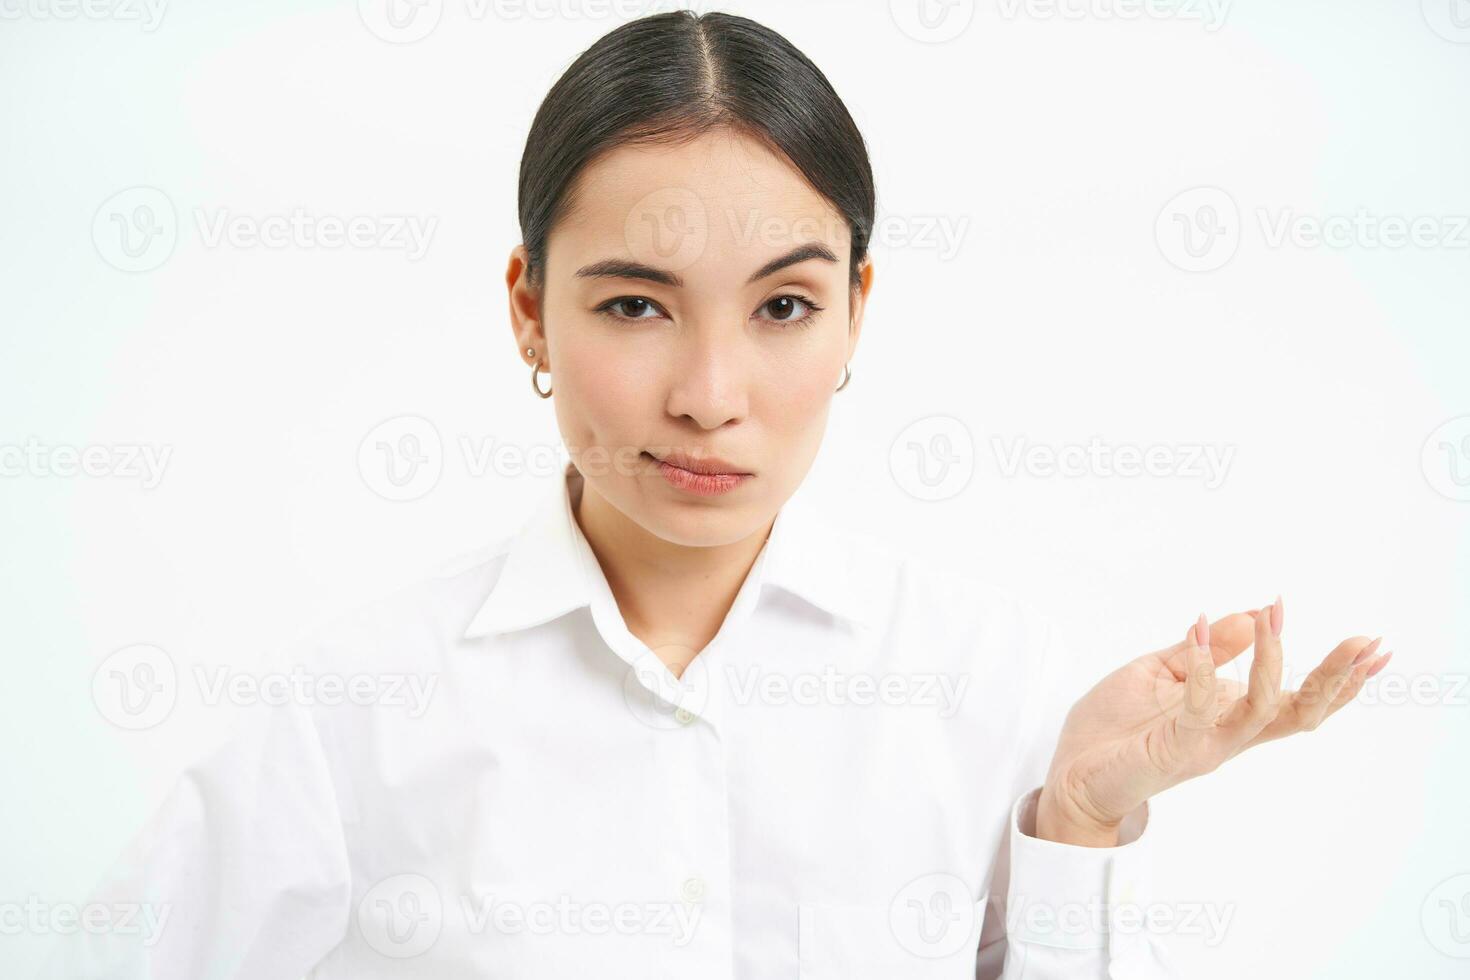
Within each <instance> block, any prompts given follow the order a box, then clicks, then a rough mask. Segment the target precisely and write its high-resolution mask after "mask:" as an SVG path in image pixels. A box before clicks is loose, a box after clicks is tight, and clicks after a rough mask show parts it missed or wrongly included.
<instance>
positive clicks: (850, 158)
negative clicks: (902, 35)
mask: <svg viewBox="0 0 1470 980" xmlns="http://www.w3.org/2000/svg"><path fill="white" fill-rule="evenodd" d="M716 127H729V128H731V129H734V130H736V131H739V132H741V133H742V134H744V135H747V136H750V137H752V138H755V139H758V140H760V141H761V142H763V143H765V144H766V145H767V146H769V147H770V148H771V149H772V150H774V151H776V152H778V153H779V154H782V155H784V156H785V157H786V158H787V159H788V160H790V161H791V163H792V164H793V165H794V166H795V167H796V169H797V170H799V171H800V172H801V173H802V174H803V175H804V176H805V177H806V179H807V181H808V182H809V183H810V184H811V185H812V187H813V188H815V189H816V191H817V192H818V193H819V194H821V195H822V196H823V197H825V198H826V199H827V200H828V201H830V202H831V203H832V205H833V207H834V208H835V209H836V210H837V212H838V213H839V214H841V215H842V217H843V219H844V220H845V221H846V222H847V224H848V227H849V228H850V229H851V232H852V251H851V256H850V261H849V278H850V280H851V283H852V285H853V287H854V288H856V286H857V284H858V281H859V280H858V266H859V264H860V263H861V262H862V260H863V258H864V257H865V256H866V255H867V252H868V242H869V238H870V236H871V233H872V227H873V220H874V210H875V207H876V204H875V193H874V188H873V170H872V166H871V164H870V163H869V160H868V151H867V146H866V145H865V144H864V142H863V137H862V134H861V133H860V132H859V131H858V128H857V125H856V124H855V123H854V122H853V120H852V116H851V115H850V114H849V113H848V111H847V107H846V106H845V105H843V104H842V100H841V99H840V98H838V97H837V93H836V91H834V90H833V88H832V85H831V84H830V83H829V82H828V81H827V78H826V76H824V75H823V74H822V73H821V71H820V70H818V68H817V66H816V65H814V64H812V62H811V60H810V59H808V58H807V57H806V55H804V54H802V53H801V51H799V50H798V49H797V48H796V47H795V46H794V45H793V44H792V43H791V42H790V41H788V40H786V38H784V37H782V36H781V35H780V34H777V33H776V32H775V31H773V30H771V29H770V28H768V27H765V26H763V25H761V24H758V23H756V22H755V21H753V20H750V19H748V18H746V17H738V16H736V15H734V14H726V13H707V14H696V13H694V12H693V11H689V10H679V11H675V12H672V13H662V14H653V15H651V16H648V17H642V18H639V19H638V20H634V21H630V22H628V23H626V24H623V25H622V26H620V27H618V28H616V29H614V30H612V31H609V32H608V33H607V34H605V35H603V36H602V37H601V38H599V39H598V40H597V42H596V43H595V44H593V45H592V46H591V47H590V48H588V49H587V50H586V51H584V52H582V54H581V55H580V56H579V57H578V58H577V60H576V61H574V62H573V63H572V64H571V66H570V67H569V68H567V70H566V71H565V72H564V73H563V74H562V76H561V77H560V78H559V79H557V81H556V84H555V85H553V86H552V87H551V91H549V92H548V93H547V95H546V98H545V99H544V100H543V101H542V103H541V106H540V108H539V109H538V110H537V111H536V118H535V119H534V120H533V121H532V123H531V131H530V133H529V134H528V136H527V137H526V147H525V151H524V152H523V153H522V155H521V170H520V186H519V199H518V208H517V209H518V212H519V217H520V223H521V237H522V241H523V243H524V244H525V247H526V251H527V253H529V263H528V266H529V268H528V270H527V275H528V278H529V281H530V283H531V285H532V286H536V287H539V286H540V285H541V284H542V281H543V277H544V275H545V270H546V242H547V238H548V237H549V236H550V234H551V229H552V228H553V227H555V225H556V223H557V222H558V221H559V220H561V219H562V218H563V217H564V216H565V214H566V210H567V207H568V205H569V204H570V203H571V201H572V198H573V194H574V191H575V188H576V180H577V177H578V175H579V174H580V173H581V172H582V170H583V169H584V168H585V167H586V166H587V164H588V163H589V162H591V161H592V160H593V159H595V158H596V157H597V156H598V155H599V154H602V153H604V152H606V151H608V150H610V149H612V148H614V147H617V146H621V145H624V144H633V143H677V142H680V141H683V140H690V139H694V138H697V137H698V136H700V135H701V134H703V133H705V132H707V131H709V130H711V129H713V128H716Z"/></svg>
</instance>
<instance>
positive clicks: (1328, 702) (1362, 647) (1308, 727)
mask: <svg viewBox="0 0 1470 980" xmlns="http://www.w3.org/2000/svg"><path fill="white" fill-rule="evenodd" d="M1382 641H1383V638H1382V637H1379V638H1378V639H1376V640H1369V639H1368V638H1367V637H1363V636H1355V637H1352V638H1350V639H1347V640H1343V641H1342V642H1341V643H1339V644H1338V645H1337V647H1336V648H1335V649H1334V650H1333V651H1332V652H1331V653H1329V654H1328V655H1327V656H1326V658H1325V659H1323V661H1322V662H1321V663H1320V664H1318V665H1317V667H1316V669H1315V670H1313V671H1312V672H1311V673H1310V674H1308V675H1307V679H1306V680H1305V681H1303V682H1302V686H1301V688H1300V689H1299V690H1296V691H1293V692H1292V693H1291V694H1289V695H1288V696H1287V698H1286V703H1285V705H1284V706H1283V709H1282V711H1280V712H1278V713H1277V716H1276V720H1277V722H1278V723H1280V724H1281V725H1282V730H1281V731H1280V732H1278V733H1276V734H1275V735H1273V736H1272V737H1275V738H1280V737H1281V736H1283V735H1292V734H1295V733H1297V732H1310V731H1314V730H1316V728H1317V726H1318V725H1320V724H1322V722H1323V721H1324V720H1325V719H1326V717H1327V714H1328V709H1329V708H1330V707H1331V706H1332V702H1333V701H1334V700H1335V699H1336V698H1337V696H1338V694H1339V692H1340V690H1341V687H1342V685H1343V684H1344V683H1345V682H1346V681H1347V679H1348V676H1349V675H1350V674H1351V672H1352V669H1353V667H1355V666H1357V665H1358V664H1360V663H1363V662H1364V661H1366V660H1368V658H1370V657H1372V656H1373V654H1374V652H1375V651H1376V650H1377V649H1378V645H1379V643H1381V642H1382Z"/></svg>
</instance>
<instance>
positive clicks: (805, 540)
mask: <svg viewBox="0 0 1470 980" xmlns="http://www.w3.org/2000/svg"><path fill="white" fill-rule="evenodd" d="M581 480H582V475H581V473H580V472H578V471H577V469H576V467H575V465H573V464H572V463H570V462H569V463H567V465H566V469H565V470H564V471H563V473H562V475H561V477H560V478H559V479H555V480H552V481H550V483H549V484H548V490H547V494H546V496H545V497H544V498H541V499H540V500H539V501H538V503H537V505H536V507H535V508H534V509H533V511H532V512H531V514H530V516H529V517H528V518H527V520H526V521H525V522H524V523H523V524H522V526H521V528H520V529H519V531H517V532H516V534H515V535H514V537H513V538H512V539H511V540H510V542H509V544H508V547H507V548H506V550H505V554H506V557H505V564H504V566H503V567H502V568H501V571H500V576H499V577H498V579H497V580H496V582H495V585H494V586H493V587H492V589H491V592H490V595H489V596H488V597H487V598H486V599H485V601H484V603H483V604H482V605H481V606H480V609H479V611H478V612H477V613H476V614H475V616H474V618H473V619H472V620H471V621H470V625H469V628H468V629H467V630H466V631H465V634H464V635H465V637H466V638H470V639H473V638H476V637H481V636H485V635H487V634H490V633H509V632H514V631H516V630H521V629H527V628H529V627H532V626H537V625H540V624H542V623H546V622H550V621H551V620H553V619H556V618H557V617H559V616H563V615H565V614H567V613H569V612H573V611H575V610H577V609H581V608H583V607H586V606H589V605H591V603H592V599H593V596H594V594H595V592H596V591H597V586H598V585H599V584H602V585H604V587H605V583H606V578H605V577H604V576H603V573H602V567H601V566H600V565H599V564H598V563H597V557H596V555H594V554H593V552H592V546H591V545H589V544H588V543H587V538H586V537H585V536H584V535H583V533H582V529H581V527H580V526H579V525H578V524H577V520H576V517H575V516H574V513H573V509H572V508H573V505H574V499H575V498H574V494H575V493H580V491H581V483H580V481H581ZM574 486H575V487H576V489H575V490H574ZM797 496H799V493H798V494H797V495H794V496H793V498H792V499H791V500H788V501H787V502H786V504H785V505H783V506H782V508H781V510H780V511H779V512H778V513H777V514H776V519H775V521H774V522H773V523H772V525H771V533H770V535H769V537H768V538H767V540H766V544H765V547H764V548H763V549H762V552H761V555H760V556H759V557H758V558H757V560H756V563H755V564H754V565H753V566H752V569H751V573H750V574H752V575H756V576H759V578H760V585H761V586H762V587H764V586H765V585H772V586H776V587H778V588H781V589H783V590H785V591H787V592H789V593H791V594H793V595H795V596H797V597H798V598H800V599H802V600H804V601H806V602H808V603H810V604H811V605H813V606H816V607H817V608H819V609H822V610H824V611H826V612H828V613H830V614H832V615H833V616H836V617H838V618H840V619H844V620H847V621H849V622H851V623H855V624H859V625H871V624H872V622H873V617H874V616H875V615H876V614H877V613H878V612H879V610H878V609H877V608H876V603H874V602H873V601H872V599H871V594H870V590H869V589H868V588H866V587H865V581H864V578H863V576H862V575H861V569H860V565H859V564H858V562H857V556H856V555H855V554H854V553H853V544H852V542H851V541H850V540H848V539H847V537H846V536H844V535H843V534H842V533H841V532H839V531H837V530H836V529H834V528H831V527H829V526H827V525H825V524H823V523H822V522H821V521H820V520H818V519H817V518H816V517H815V516H814V515H813V514H810V513H807V512H806V511H805V508H804V507H803V506H802V505H801V504H800V502H799V501H797V500H796V497H797ZM793 504H796V506H793Z"/></svg>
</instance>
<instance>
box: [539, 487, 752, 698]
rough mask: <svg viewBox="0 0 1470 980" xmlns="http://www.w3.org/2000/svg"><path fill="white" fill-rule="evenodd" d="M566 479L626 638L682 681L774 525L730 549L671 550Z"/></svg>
mask: <svg viewBox="0 0 1470 980" xmlns="http://www.w3.org/2000/svg"><path fill="white" fill-rule="evenodd" d="M568 479H570V480H573V481H576V482H575V483H573V484H572V493H573V507H572V512H573V514H575V515H576V518H577V524H578V525H579V526H580V527H581V529H582V534H583V536H584V537H585V538H586V539H587V543H588V544H589V545H590V546H591V547H592V553H593V554H594V555H595V556H596V557H597V563H598V564H599V565H600V566H602V573H603V576H604V577H605V578H606V579H607V584H608V587H609V588H610V589H611V591H612V594H613V597H614V598H615V599H616V600H617V603H618V611H619V612H621V613H622V616H623V622H624V623H625V624H626V625H627V627H628V632H630V633H632V634H633V635H634V636H636V637H638V638H639V639H640V640H642V641H643V642H644V643H645V644H646V645H647V646H648V648H649V649H650V650H652V651H653V652H654V653H655V654H656V655H658V657H659V659H660V660H662V661H663V662H664V663H665V664H667V665H668V667H669V669H670V670H671V671H672V672H673V673H674V675H675V676H679V675H680V674H682V673H683V670H684V668H685V667H687V666H688V664H689V662H690V661H692V660H693V659H694V657H695V656H696V655H697V654H698V653H699V651H701V650H703V649H704V647H705V646H706V645H707V644H708V643H709V641H710V640H712V639H713V638H714V636H715V634H716V633H718V632H719V629H720V626H721V624H723V623H724V621H725V617H726V615H727V614H728V613H729V611H730V607H731V606H732V605H733V604H734V602H735V596H736V595H737V594H738V593H739V592H740V587H741V585H743V584H744V582H745V579H746V576H747V575H749V573H750V569H751V567H752V566H753V565H754V564H755V560H756V558H757V557H759V555H760V552H761V548H762V547H763V546H764V545H765V542H766V538H767V536H768V535H769V534H770V531H771V525H772V522H767V523H766V524H765V525H764V526H762V527H761V528H760V529H759V530H758V531H757V532H756V533H755V534H752V535H750V536H749V537H746V538H743V539H741V540H739V541H734V542H731V543H730V544H723V545H709V546H687V545H680V544H674V543H673V542H670V541H666V540H664V539H663V538H660V537H659V536H658V535H656V534H654V533H652V532H651V531H649V530H648V529H647V528H645V527H643V526H642V525H640V524H639V523H638V522H636V521H634V520H632V519H631V518H629V517H628V516H627V515H626V514H624V513H623V512H622V511H620V510H618V509H617V508H616V507H614V506H613V505H612V504H610V503H609V502H608V501H607V500H606V498H604V497H603V496H602V495H600V494H599V493H597V491H596V490H595V489H593V488H592V487H591V486H589V485H587V484H586V482H585V480H584V479H583V478H582V477H581V475H580V474H577V473H575V472H574V473H572V474H570V475H569V477H568Z"/></svg>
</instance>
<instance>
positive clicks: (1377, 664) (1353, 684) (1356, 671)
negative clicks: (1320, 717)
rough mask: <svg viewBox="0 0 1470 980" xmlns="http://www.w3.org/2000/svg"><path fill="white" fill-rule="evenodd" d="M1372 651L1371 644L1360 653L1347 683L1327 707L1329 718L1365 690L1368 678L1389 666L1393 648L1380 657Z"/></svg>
mask: <svg viewBox="0 0 1470 980" xmlns="http://www.w3.org/2000/svg"><path fill="white" fill-rule="evenodd" d="M1371 651H1372V647H1371V645H1370V646H1368V647H1364V648H1363V652H1362V653H1359V654H1358V656H1357V658H1356V659H1355V660H1354V662H1353V666H1352V668H1351V669H1350V670H1349V671H1348V679H1347V681H1346V683H1344V684H1343V685H1342V687H1340V688H1339V689H1338V691H1337V697H1335V698H1333V699H1332V706H1331V707H1330V708H1328V709H1327V716H1328V717H1329V718H1330V717H1332V715H1333V713H1335V712H1336V711H1337V710H1338V709H1339V708H1341V707H1342V706H1343V705H1345V704H1347V703H1348V702H1349V701H1351V700H1352V699H1353V698H1355V697H1357V696H1358V693H1359V692H1360V691H1362V690H1363V685H1364V684H1366V683H1367V682H1368V678H1370V677H1372V676H1373V675H1374V674H1376V673H1378V672H1379V671H1381V670H1382V669H1383V668H1384V667H1385V666H1387V665H1388V658H1389V657H1392V656H1393V651H1392V650H1390V651H1388V652H1387V653H1385V654H1382V655H1380V656H1378V657H1374V656H1373V655H1372V652H1371Z"/></svg>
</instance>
